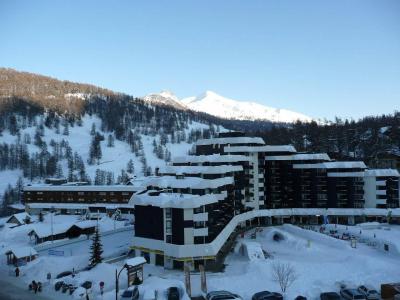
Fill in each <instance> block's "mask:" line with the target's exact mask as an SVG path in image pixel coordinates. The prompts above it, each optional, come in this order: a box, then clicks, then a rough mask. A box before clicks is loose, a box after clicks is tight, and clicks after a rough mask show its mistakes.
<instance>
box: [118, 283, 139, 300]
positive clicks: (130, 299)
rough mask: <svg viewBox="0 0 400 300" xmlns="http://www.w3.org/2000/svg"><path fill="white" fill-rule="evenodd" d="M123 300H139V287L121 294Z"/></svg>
mask: <svg viewBox="0 0 400 300" xmlns="http://www.w3.org/2000/svg"><path fill="white" fill-rule="evenodd" d="M120 299H121V300H138V299H139V289H138V287H137V286H131V287H129V288H128V289H126V290H125V291H124V292H123V293H122V294H121V298H120Z"/></svg>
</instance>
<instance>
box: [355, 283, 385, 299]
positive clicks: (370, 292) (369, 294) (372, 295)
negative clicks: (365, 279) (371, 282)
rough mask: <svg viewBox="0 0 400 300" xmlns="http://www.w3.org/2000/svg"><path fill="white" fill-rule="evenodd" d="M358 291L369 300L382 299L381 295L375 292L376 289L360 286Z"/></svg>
mask: <svg viewBox="0 0 400 300" xmlns="http://www.w3.org/2000/svg"><path fill="white" fill-rule="evenodd" d="M358 291H359V292H360V293H361V294H363V295H365V297H366V298H367V299H368V300H378V299H380V298H381V295H380V294H379V293H378V291H377V290H375V289H374V288H372V287H369V286H365V285H360V286H359V287H358Z"/></svg>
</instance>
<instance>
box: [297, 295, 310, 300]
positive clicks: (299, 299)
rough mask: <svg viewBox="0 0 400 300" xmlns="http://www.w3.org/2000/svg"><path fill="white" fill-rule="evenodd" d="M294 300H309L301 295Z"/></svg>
mask: <svg viewBox="0 0 400 300" xmlns="http://www.w3.org/2000/svg"><path fill="white" fill-rule="evenodd" d="M294 300H307V297H304V296H301V295H299V296H297V297H296V298H294Z"/></svg>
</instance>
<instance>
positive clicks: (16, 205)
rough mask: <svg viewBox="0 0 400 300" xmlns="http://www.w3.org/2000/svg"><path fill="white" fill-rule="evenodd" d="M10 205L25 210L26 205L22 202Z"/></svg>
mask: <svg viewBox="0 0 400 300" xmlns="http://www.w3.org/2000/svg"><path fill="white" fill-rule="evenodd" d="M8 207H11V208H13V209H16V210H25V205H24V204H22V203H14V204H10V205H9V206H8Z"/></svg>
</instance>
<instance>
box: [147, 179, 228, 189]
mask: <svg viewBox="0 0 400 300" xmlns="http://www.w3.org/2000/svg"><path fill="white" fill-rule="evenodd" d="M229 184H233V177H222V178H216V179H203V178H200V177H184V178H176V177H175V176H160V177H156V178H151V179H149V180H147V181H146V183H145V185H146V186H157V187H160V188H178V189H179V188H182V189H184V188H191V189H215V188H218V187H221V186H224V185H229Z"/></svg>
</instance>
